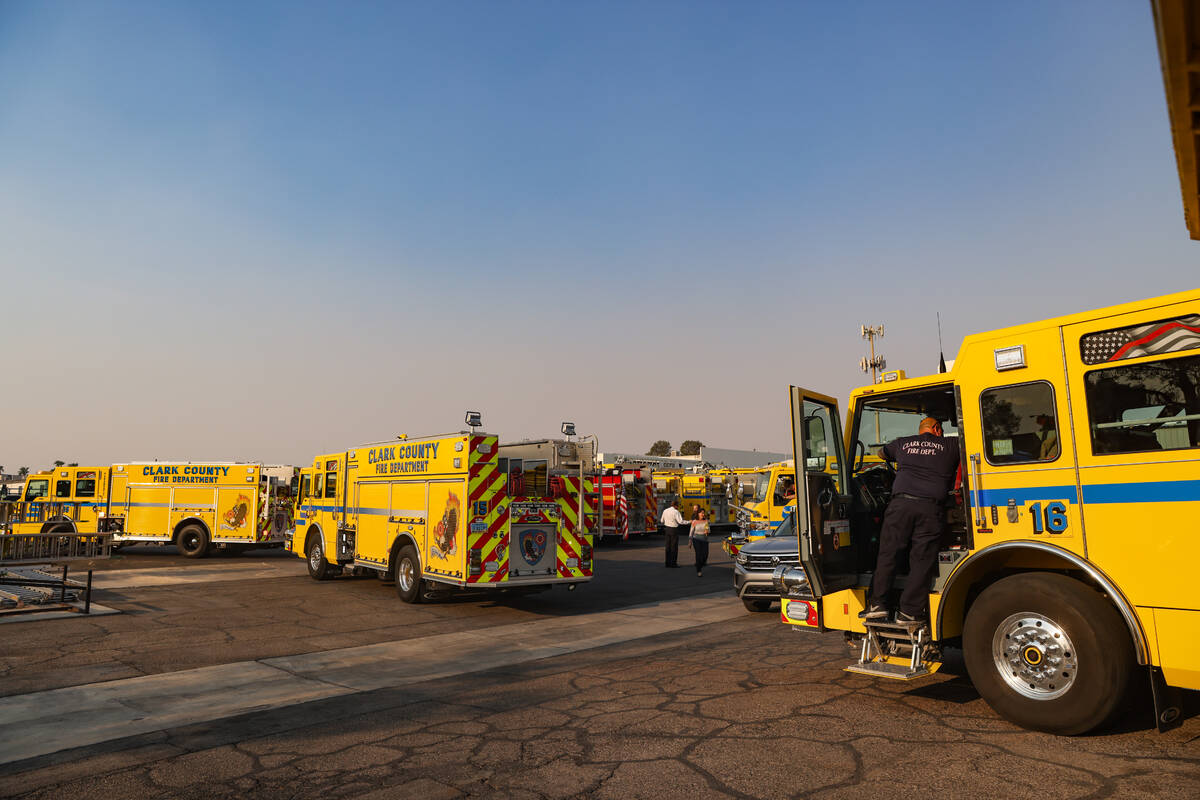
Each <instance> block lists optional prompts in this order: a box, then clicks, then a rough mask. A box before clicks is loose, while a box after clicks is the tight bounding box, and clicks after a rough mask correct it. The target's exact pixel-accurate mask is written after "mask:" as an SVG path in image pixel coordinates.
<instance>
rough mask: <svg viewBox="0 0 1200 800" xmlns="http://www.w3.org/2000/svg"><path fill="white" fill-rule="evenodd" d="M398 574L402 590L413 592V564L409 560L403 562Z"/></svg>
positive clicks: (397, 578)
mask: <svg viewBox="0 0 1200 800" xmlns="http://www.w3.org/2000/svg"><path fill="white" fill-rule="evenodd" d="M397 572H398V573H399V574H398V575H397V576H396V580H397V581H399V582H400V588H401V589H403V590H404V591H406V592H410V591H412V587H413V572H414V570H413V563H412V562H411V561H409V560H408V559H407V558H405V559H403V560H401V562H400V568H399V569H398V570H397Z"/></svg>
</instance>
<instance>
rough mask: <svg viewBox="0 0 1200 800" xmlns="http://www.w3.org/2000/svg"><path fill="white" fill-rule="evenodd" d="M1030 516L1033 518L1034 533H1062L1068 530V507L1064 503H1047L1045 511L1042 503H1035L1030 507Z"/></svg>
mask: <svg viewBox="0 0 1200 800" xmlns="http://www.w3.org/2000/svg"><path fill="white" fill-rule="evenodd" d="M1029 516H1031V517H1033V532H1034V533H1045V532H1046V531H1049V532H1050V533H1062V532H1063V531H1065V530H1066V529H1067V507H1066V505H1065V504H1063V503H1059V502H1057V501H1055V502H1053V503H1047V504H1046V509H1045V511H1043V510H1042V504H1041V503H1034V504H1033V505H1031V506H1030V507H1029ZM1043 520H1044V521H1043Z"/></svg>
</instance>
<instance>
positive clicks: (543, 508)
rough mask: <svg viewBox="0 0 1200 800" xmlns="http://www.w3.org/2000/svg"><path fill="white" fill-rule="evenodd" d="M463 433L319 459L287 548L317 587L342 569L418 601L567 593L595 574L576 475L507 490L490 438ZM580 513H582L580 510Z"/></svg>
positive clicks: (472, 420) (551, 476)
mask: <svg viewBox="0 0 1200 800" xmlns="http://www.w3.org/2000/svg"><path fill="white" fill-rule="evenodd" d="M467 422H468V425H470V426H471V430H470V431H461V432H458V433H451V434H444V435H441V436H430V437H424V438H414V439H409V438H403V439H394V440H391V441H384V442H377V443H375V444H368V445H363V446H361V447H355V448H351V449H349V450H345V451H341V452H337V453H329V454H327V455H320V456H317V457H316V458H314V459H313V462H312V464H311V466H308V467H305V468H304V469H302V470H301V471H300V478H299V491H298V493H297V500H296V503H297V507H296V527H295V530H294V531H293V532H292V534H291V536H290V537H289V538H288V541H287V544H286V546H287V548H288V549H289V550H290V551H291V552H293V553H295V554H296V555H298V556H300V557H301V558H304V559H305V560H306V562H307V564H308V573H309V575H310V576H311V577H312V578H313V579H315V580H326V579H329V578H331V577H333V576H334V575H336V574H338V573H340V572H342V571H343V570H346V569H351V570H366V571H371V572H374V573H376V574H377V575H378V576H379V577H380V578H383V579H389V580H394V581H395V585H396V591H397V593H398V594H399V595H400V599H401V600H403V601H405V602H408V603H419V602H423V601H425V600H429V599H433V598H435V597H437V596H438V595H439V594H441V593H446V592H449V591H455V590H510V591H514V592H522V593H523V592H530V591H539V590H543V589H546V588H549V587H551V586H553V585H556V584H563V585H566V586H567V587H568V588H572V589H573V588H574V587H575V586H576V585H577V584H580V583H585V582H587V581H589V580H591V578H592V536H591V534H590V532H589V531H588V529H587V526H586V520H585V519H584V520H581V519H580V513H579V512H580V509H581V501H582V499H583V495H584V491H583V486H582V484H581V481H580V479H579V477H578V475H577V474H575V475H571V474H566V473H565V472H562V473H558V474H556V471H551V470H547V473H546V486H545V487H544V492H545V493H544V494H541V492H542V487H541V486H540V485H539V486H538V487H537V490H538V492H539V494H537V495H530V494H528V493H529V492H530V491H531V490H533V489H534V487H533V485H532V483H531V482H529V481H528V478H529V477H530V476H529V475H528V473H525V472H524V471H523V473H522V474H523V477H524V478H525V479H527V480H526V483H525V488H524V491H525V492H526V494H524V495H519V496H518V495H513V494H511V493H510V491H509V480H510V474H509V472H508V471H506V470H510V469H511V461H509V462H508V464H507V465H506V469H501V462H502V460H504V459H502V458H501V457H500V454H499V447H498V444H499V442H498V439H497V437H496V436H494V435H491V434H486V433H477V432H475V427H477V426H478V425H479V418H478V415H476V414H468V417H467ZM583 509H584V511H585V514H586V506H583Z"/></svg>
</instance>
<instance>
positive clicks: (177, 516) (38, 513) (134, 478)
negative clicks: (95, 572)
mask: <svg viewBox="0 0 1200 800" xmlns="http://www.w3.org/2000/svg"><path fill="white" fill-rule="evenodd" d="M294 474H295V469H294V468H292V467H264V466H263V465H261V464H246V463H233V462H222V463H217V462H190V461H174V462H163V461H154V462H149V461H147V462H132V463H126V464H113V465H112V466H109V467H55V468H54V469H53V470H48V471H45V472H39V473H35V474H32V475H29V476H28V477H27V478H26V481H25V486H24V488H23V491H22V493H21V495H20V500H19V501H17V502H15V503H8V504H5V509H6V513H3V514H0V521H3V518H7V519H6V524H4V526H3V528H4V532H7V533H111V534H112V535H113V536H112V541H113V546H114V547H119V546H120V545H122V544H132V543H156V544H175V545H176V546H177V547H178V548H179V551H180V552H181V553H182V554H183V555H185V556H187V557H189V558H201V557H203V556H205V555H207V554H208V553H209V552H210V550H212V549H214V548H215V549H221V550H245V549H250V548H258V547H278V546H282V544H283V539H284V533H285V532H286V531H287V530H289V529H290V528H291V506H290V504H291V496H290V491H289V485H290V483H291V478H292V476H293V475H294Z"/></svg>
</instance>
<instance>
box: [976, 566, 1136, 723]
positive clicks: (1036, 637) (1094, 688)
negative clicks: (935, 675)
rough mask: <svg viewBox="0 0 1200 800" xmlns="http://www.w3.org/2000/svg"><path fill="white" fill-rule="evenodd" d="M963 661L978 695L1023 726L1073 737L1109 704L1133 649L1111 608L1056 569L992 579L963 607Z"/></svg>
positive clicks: (1115, 700)
mask: <svg viewBox="0 0 1200 800" xmlns="http://www.w3.org/2000/svg"><path fill="white" fill-rule="evenodd" d="M963 659H964V661H966V665H967V672H968V673H969V674H970V676H971V681H972V683H974V684H975V688H976V689H978V690H979V694H980V695H981V696H982V697H983V699H984V700H986V701H987V703H988V705H990V706H991V707H992V708H994V709H995V710H996V711H997V712H999V714H1000V715H1001V716H1002V717H1004V718H1005V719H1007V720H1009V721H1010V722H1013V723H1016V724H1017V725H1020V726H1021V727H1023V728H1030V729H1033V730H1039V731H1047V732H1050V733H1057V734H1063V735H1068V736H1074V735H1077V734H1081V733H1087V732H1088V731H1090V730H1092V729H1094V728H1096V727H1099V726H1100V725H1102V724H1104V722H1105V721H1106V720H1108V718H1109V717H1110V716H1112V714H1113V713H1114V712H1115V711H1116V710H1117V708H1118V706H1119V705H1120V702H1121V700H1122V698H1123V696H1124V694H1125V689H1126V687H1127V686H1128V684H1129V677H1130V674H1131V673H1132V664H1133V648H1132V646H1131V643H1130V640H1129V634H1128V631H1127V630H1126V628H1125V624H1124V622H1122V621H1121V616H1120V614H1118V613H1117V609H1116V608H1115V607H1114V606H1113V605H1112V603H1110V602H1109V601H1108V600H1106V599H1105V598H1104V597H1102V596H1101V595H1100V594H1099V593H1098V592H1096V591H1095V590H1094V589H1092V588H1091V587H1090V586H1087V585H1086V584H1083V583H1081V582H1079V581H1077V580H1075V579H1074V578H1069V577H1067V576H1066V575H1059V574H1056V573H1049V572H1044V573H1026V574H1023V575H1013V576H1011V577H1008V578H1004V579H1002V580H999V581H997V582H996V583H994V584H992V585H991V586H990V587H988V588H987V589H985V590H984V592H983V594H981V595H980V596H979V598H978V599H977V600H976V601H975V602H974V603H973V604H972V605H971V608H970V610H969V611H968V612H967V619H966V623H965V624H964V626H963Z"/></svg>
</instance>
